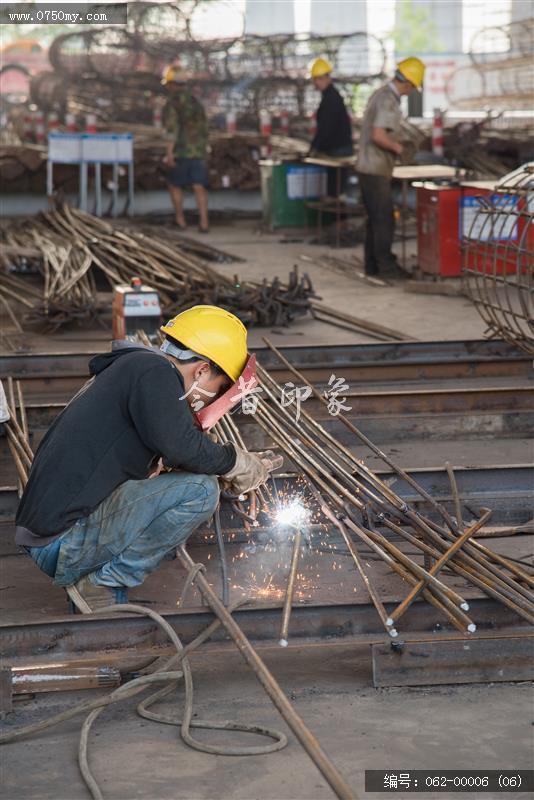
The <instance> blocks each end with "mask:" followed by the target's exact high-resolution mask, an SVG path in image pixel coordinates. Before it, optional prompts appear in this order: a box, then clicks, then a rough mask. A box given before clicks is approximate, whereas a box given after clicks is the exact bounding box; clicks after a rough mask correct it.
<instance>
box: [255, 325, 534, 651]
mask: <svg viewBox="0 0 534 800" xmlns="http://www.w3.org/2000/svg"><path fill="white" fill-rule="evenodd" d="M265 341H266V344H267V345H268V346H269V347H270V348H271V350H272V351H273V352H274V353H275V354H276V355H277V356H278V358H279V359H280V360H281V361H282V363H283V364H284V366H285V367H286V368H287V369H288V370H289V371H290V372H291V373H292V375H293V376H294V378H295V379H296V380H295V383H297V381H298V382H299V383H300V385H301V386H302V387H308V389H309V391H310V393H312V394H313V395H315V397H316V398H317V399H318V400H319V401H320V402H322V403H324V404H325V405H327V406H328V404H329V402H331V398H330V399H329V398H328V396H327V395H325V394H322V393H321V392H319V390H318V389H316V388H315V387H314V386H312V385H311V384H310V383H309V382H308V381H307V380H306V379H305V377H304V376H303V375H302V374H301V373H299V372H298V371H297V370H296V369H295V368H294V367H293V366H292V365H291V364H290V363H289V362H288V361H287V359H285V357H284V356H283V355H282V354H281V353H280V351H278V350H277V348H276V347H274V345H272V344H271V343H270V342H269V341H267V340H265ZM259 377H260V379H261V384H262V389H263V391H264V393H265V401H261V400H260V401H259V404H258V410H257V413H256V415H255V420H256V421H257V423H258V424H259V425H260V427H261V428H262V429H263V430H264V431H265V433H266V434H267V435H268V436H269V438H270V439H271V440H272V441H274V442H275V443H276V445H277V446H278V447H279V448H280V450H282V451H283V452H284V453H285V454H286V456H287V457H288V459H289V460H290V461H291V462H292V464H293V465H294V466H295V468H296V470H297V472H298V473H299V474H302V475H304V476H305V477H306V479H307V481H308V484H309V487H310V498H311V499H312V500H313V501H315V503H316V504H317V505H318V507H319V508H320V510H321V512H322V513H323V515H324V516H325V517H326V519H328V520H330V522H331V523H333V524H334V525H335V526H336V528H337V529H338V530H339V532H340V534H341V536H342V538H343V541H344V542H345V545H346V547H347V549H348V551H349V553H350V555H351V557H352V558H353V560H354V563H355V565H356V567H357V569H358V572H359V573H360V575H361V576H362V578H363V580H364V584H365V586H366V588H367V591H368V593H369V596H370V598H371V601H372V602H373V603H374V605H375V607H376V610H377V613H378V614H379V616H380V619H381V620H382V622H383V624H384V627H385V629H386V630H387V631H388V633H389V634H390V635H391V636H396V635H397V631H396V628H395V626H396V625H397V623H398V621H399V619H400V618H401V617H402V615H403V614H404V613H405V612H406V610H407V609H408V608H409V606H410V605H411V603H412V602H413V601H414V600H415V599H416V598H417V597H418V596H419V595H421V596H422V597H423V598H424V599H425V600H427V601H428V602H429V603H431V604H432V605H433V606H434V607H435V608H437V609H438V610H439V611H440V612H441V613H442V614H443V616H444V617H445V618H446V619H447V620H448V622H449V623H450V624H451V625H453V626H454V627H455V628H457V629H458V630H460V631H462V632H463V633H466V634H468V633H473V632H474V631H475V630H476V621H475V620H473V619H472V618H471V617H470V616H468V614H467V612H468V611H469V604H468V602H467V601H466V600H465V599H464V598H463V597H462V596H461V595H460V594H459V593H458V592H457V591H455V590H454V589H452V588H451V586H450V585H448V584H446V583H445V582H444V581H443V580H442V577H441V576H440V575H439V573H440V571H441V570H442V569H443V568H444V567H445V566H446V567H447V568H448V569H449V570H450V571H452V572H453V573H454V574H455V575H456V576H459V577H461V578H462V579H464V580H465V581H467V582H468V583H470V584H472V585H474V586H475V587H477V588H478V589H480V590H481V591H482V592H484V593H485V594H487V595H488V596H489V597H492V598H494V599H495V600H497V601H498V602H500V603H502V604H503V605H505V606H507V607H508V608H509V609H511V610H512V611H514V612H515V613H516V614H517V615H519V616H520V617H522V618H524V619H526V620H527V621H528V622H530V623H533V622H534V603H533V596H532V587H533V586H534V579H533V577H532V575H531V574H529V573H528V572H527V571H526V570H525V569H524V568H523V567H522V566H520V565H519V564H517V563H515V562H514V561H512V560H510V559H508V558H506V557H504V556H501V555H499V554H498V553H496V552H494V551H493V550H491V549H490V548H489V547H487V546H486V545H483V544H481V543H480V542H478V541H476V540H475V539H474V538H473V537H474V536H475V535H476V532H477V531H478V530H480V529H481V528H482V526H483V525H484V524H485V523H486V522H487V520H488V519H489V516H490V514H491V512H490V511H489V510H488V509H481V510H480V516H479V518H478V519H474V520H472V521H470V522H469V523H468V524H465V523H464V521H463V520H462V518H461V511H460V504H459V503H457V506H456V507H457V511H456V517H453V516H452V515H451V514H449V513H448V511H447V510H446V509H445V508H444V507H443V506H442V505H441V504H440V503H438V502H437V501H436V500H435V499H434V498H433V497H432V496H431V495H430V494H429V493H428V492H427V491H426V490H425V489H424V488H423V487H422V486H420V485H419V484H418V483H417V482H416V481H415V479H414V478H413V477H412V476H411V475H409V474H407V473H406V472H405V471H404V470H403V469H401V468H400V467H398V466H397V465H396V464H395V463H394V462H393V461H392V460H391V459H390V458H389V457H388V456H386V455H385V453H383V452H382V451H381V450H380V449H379V448H378V447H377V446H376V445H374V444H373V443H372V442H371V441H370V440H369V439H368V438H367V437H366V436H365V435H364V434H363V433H362V432H361V431H360V430H359V429H358V428H357V427H356V426H355V425H353V423H352V422H350V420H349V419H348V418H346V417H345V416H344V415H343V414H342V413H338V414H336V416H337V419H338V420H340V422H341V423H342V424H344V425H345V426H346V427H347V428H349V430H350V431H351V432H352V434H353V435H354V436H355V437H356V438H357V439H358V440H359V441H360V442H361V443H363V444H364V445H365V446H366V447H368V448H370V449H371V450H372V451H373V453H375V455H377V456H379V457H380V458H381V459H382V460H383V461H384V462H385V463H386V464H387V465H388V466H389V467H390V468H391V469H393V470H394V471H395V472H396V473H397V475H399V477H401V478H403V479H404V480H405V481H407V482H408V483H409V484H410V486H411V487H412V488H413V489H414V490H415V491H416V492H417V494H418V495H419V497H420V498H421V499H423V500H424V501H426V503H428V504H430V507H431V509H432V515H429V516H425V515H423V514H421V513H420V512H419V511H416V510H415V509H414V508H412V507H411V506H410V505H408V504H407V503H406V502H405V501H404V500H403V499H402V498H401V497H400V496H399V495H398V494H396V493H395V492H394V491H393V490H392V489H391V488H390V487H389V486H388V485H387V484H386V483H384V482H383V481H382V480H381V479H380V478H379V477H378V476H377V475H376V473H375V472H373V471H372V470H370V469H369V468H368V467H367V466H366V465H365V463H364V462H363V461H361V460H360V459H358V458H356V457H355V456H354V454H353V453H352V452H351V450H350V449H349V448H347V447H345V446H344V445H343V444H342V443H341V442H340V441H339V440H337V439H336V438H335V437H334V436H332V435H331V434H330V433H329V432H328V431H327V430H326V429H325V428H324V427H323V426H322V425H321V424H320V423H318V422H317V421H316V420H315V419H314V418H313V417H312V416H311V415H310V414H308V413H307V412H306V411H305V410H304V408H303V407H302V408H301V411H300V419H299V420H298V422H297V421H296V419H295V416H294V413H292V411H291V409H289V408H288V407H287V403H285V404H284V403H282V387H281V386H280V385H279V384H277V382H276V381H275V380H274V379H273V378H272V377H271V375H270V374H269V373H268V372H267V370H265V369H262V368H261V367H260V368H259ZM449 469H450V468H449ZM451 480H452V489H453V492H455V490H456V489H455V481H454V475H452V476H451ZM392 537H393V538H399V537H400V539H402V540H404V541H405V542H408V543H410V544H411V545H412V546H413V547H415V548H416V550H417V552H419V553H420V556H421V559H420V560H419V561H417V560H415V559H414V558H412V557H410V556H408V555H407V554H406V553H405V552H404V551H403V549H402V548H401V547H400V546H399V545H398V544H396V543H394V542H393V541H392ZM358 546H360V547H365V548H366V549H367V550H371V551H372V552H373V553H374V554H376V555H377V556H378V557H379V558H381V559H382V560H383V561H384V562H385V563H386V564H387V566H388V567H389V568H390V569H391V570H392V571H394V572H395V573H396V574H397V575H399V576H400V577H401V578H402V579H403V581H404V582H405V583H406V585H407V587H408V588H409V593H408V595H407V596H406V597H405V599H404V600H403V601H402V602H401V603H400V604H399V605H398V606H397V608H396V609H395V610H394V611H393V612H391V613H389V614H388V613H387V612H386V610H385V608H384V605H383V602H382V601H381V599H380V597H379V594H378V592H377V590H376V587H374V586H373V584H372V581H371V579H370V578H369V576H368V575H367V574H366V572H365V568H364V565H363V562H364V559H363V558H362V556H361V554H360V553H359V551H358ZM421 560H422V562H423V563H420V561H421Z"/></svg>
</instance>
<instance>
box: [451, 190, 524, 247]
mask: <svg viewBox="0 0 534 800" xmlns="http://www.w3.org/2000/svg"><path fill="white" fill-rule="evenodd" d="M517 203H518V197H517V196H515V195H511V194H492V195H488V196H486V197H483V198H482V197H475V196H471V197H463V198H462V201H461V203H460V230H461V235H462V237H463V238H466V239H478V240H479V241H481V242H490V241H508V240H510V239H517V215H516V214H510V213H509V212H510V210H511V209H517ZM484 207H487V208H488V213H487V214H485V213H481V209H483V208H484ZM499 208H503V209H504V208H506V213H504V212H503V213H502V214H499V213H498V209H499ZM495 209H497V213H495ZM490 211H491V212H492V213H491V216H490Z"/></svg>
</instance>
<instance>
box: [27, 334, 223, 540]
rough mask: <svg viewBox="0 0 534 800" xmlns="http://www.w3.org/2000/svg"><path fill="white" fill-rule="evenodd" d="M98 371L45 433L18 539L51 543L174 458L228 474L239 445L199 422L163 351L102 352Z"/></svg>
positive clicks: (178, 463) (95, 365)
mask: <svg viewBox="0 0 534 800" xmlns="http://www.w3.org/2000/svg"><path fill="white" fill-rule="evenodd" d="M89 368H90V371H91V375H93V376H94V377H93V378H92V379H91V380H90V381H89V382H88V383H87V384H86V385H85V386H84V388H83V389H82V390H81V391H80V392H79V393H78V394H77V395H76V396H75V397H74V398H73V399H72V400H71V402H70V403H69V404H68V406H67V407H66V408H65V409H64V410H63V411H62V412H61V414H60V415H59V416H58V417H57V419H55V420H54V422H53V424H52V426H51V427H50V429H49V430H48V431H47V433H46V435H45V437H44V439H43V440H42V442H41V444H40V446H39V448H38V450H37V453H36V455H35V460H34V462H33V466H32V469H31V472H30V477H29V481H28V484H27V486H26V488H25V490H24V494H23V495H22V498H21V501H20V505H19V508H18V512H17V517H16V522H17V535H16V541H17V543H18V544H24V545H30V546H43V545H45V544H48V542H49V541H52V539H54V538H56V537H57V536H58V535H59V534H60V533H62V532H63V531H65V530H67V528H69V527H70V526H71V525H73V524H74V523H75V522H76V520H78V519H80V518H81V517H85V516H87V515H88V514H90V513H91V512H92V511H94V509H95V508H96V507H97V506H98V505H99V504H100V503H101V502H102V501H103V500H104V499H105V498H106V497H108V496H109V495H110V494H111V492H113V491H114V490H115V489H116V488H117V487H118V486H120V485H121V484H122V483H124V482H125V481H129V480H143V479H145V478H147V477H148V474H149V473H150V471H151V470H152V468H153V467H154V466H155V464H156V462H157V460H158V459H159V458H160V457H163V460H164V463H165V464H166V465H167V466H172V467H176V468H178V469H182V470H186V471H188V472H196V473H200V474H207V475H223V474H224V473H226V472H228V471H229V470H230V469H232V467H233V466H234V464H235V458H236V455H235V449H234V447H233V445H230V444H226V445H219V444H216V443H215V442H212V441H211V439H210V438H209V437H208V436H206V435H205V434H203V433H202V432H201V431H200V430H199V429H198V428H196V427H195V424H194V420H193V414H192V412H191V410H190V408H189V404H188V402H187V400H180V399H179V398H180V397H182V395H183V394H184V384H183V381H182V376H181V375H180V373H179V372H178V370H177V369H176V368H175V367H174V366H173V365H172V364H171V363H170V362H169V361H168V360H167V359H166V358H165V357H164V356H163V355H161V354H160V353H159V352H158V351H155V350H151V349H150V348H144V347H139V346H136V345H126V346H124V345H123V346H121V347H119V348H118V349H114V350H112V351H111V352H110V353H103V354H102V355H98V356H95V358H93V359H92V360H91V362H90V364H89Z"/></svg>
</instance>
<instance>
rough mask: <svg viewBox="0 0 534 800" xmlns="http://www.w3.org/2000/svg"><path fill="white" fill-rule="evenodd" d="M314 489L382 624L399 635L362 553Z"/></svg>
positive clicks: (391, 634)
mask: <svg viewBox="0 0 534 800" xmlns="http://www.w3.org/2000/svg"><path fill="white" fill-rule="evenodd" d="M313 491H314V494H315V495H316V498H317V500H318V501H320V506H321V510H322V512H323V514H324V515H325V516H326V517H328V519H330V520H331V522H333V523H334V525H335V526H336V527H337V529H338V530H339V532H340V533H341V535H342V537H343V541H344V542H345V544H346V546H347V548H348V551H349V553H350V555H351V556H352V559H353V561H354V563H355V564H356V568H357V570H358V572H359V573H360V577H361V579H362V581H363V583H364V585H365V588H366V589H367V594H368V595H369V597H370V599H371V602H372V603H373V605H374V607H375V608H376V611H377V613H378V616H379V617H380V619H381V621H382V624H383V626H384V628H385V629H386V631H387V633H388V634H389V635H390V636H391V638H392V639H394V638H395V637H397V636H398V633H397V631H396V629H395V628H394V626H393V619H392V618H391V617H390V615H389V614H388V612H387V611H386V609H385V607H384V604H383V603H382V600H381V599H380V597H379V596H378V592H377V591H376V588H375V586H374V584H373V582H372V581H371V579H370V578H369V575H368V574H367V573H366V571H365V569H364V567H363V564H362V560H361V558H360V554H359V553H358V551H357V549H356V547H355V545H354V542H353V541H352V540H351V538H350V537H349V535H348V533H347V530H346V528H345V526H344V524H343V523H342V522H341V520H340V519H338V518H337V517H336V515H335V514H334V512H333V511H332V509H331V508H330V506H329V505H328V504H327V503H326V502H325V501H324V499H323V498H322V497H321V496H320V495H319V493H318V492H317V491H316V490H315V487H313Z"/></svg>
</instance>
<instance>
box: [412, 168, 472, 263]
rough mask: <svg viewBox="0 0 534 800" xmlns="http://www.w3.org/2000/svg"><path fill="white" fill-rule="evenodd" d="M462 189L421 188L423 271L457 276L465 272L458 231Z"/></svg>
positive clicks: (426, 185) (419, 219)
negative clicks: (463, 270)
mask: <svg viewBox="0 0 534 800" xmlns="http://www.w3.org/2000/svg"><path fill="white" fill-rule="evenodd" d="M461 193H462V191H461V189H460V187H459V186H441V185H438V184H436V183H423V184H419V185H418V186H417V250H418V261H419V267H420V269H421V270H422V271H423V272H426V273H428V274H430V275H440V276H442V277H457V276H459V275H460V272H461V269H462V254H461V250H460V237H459V230H458V223H459V214H458V210H459V207H460V197H461Z"/></svg>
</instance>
